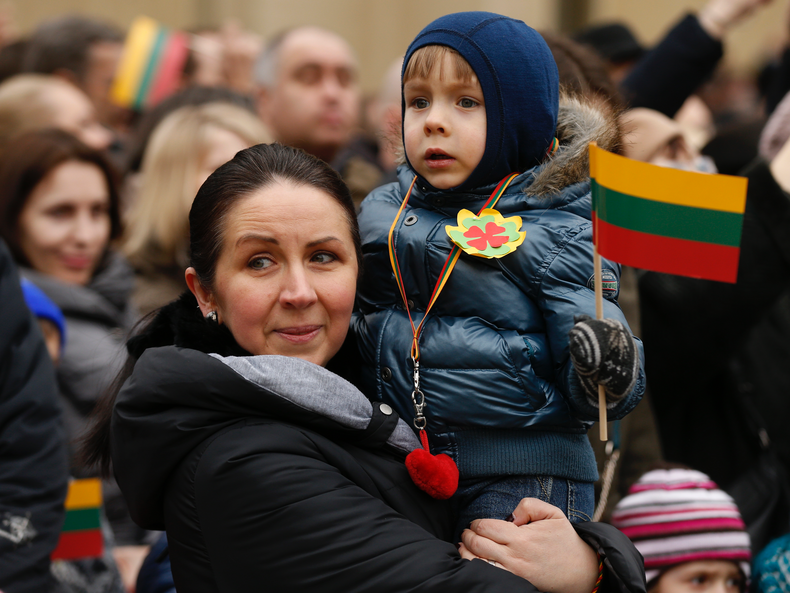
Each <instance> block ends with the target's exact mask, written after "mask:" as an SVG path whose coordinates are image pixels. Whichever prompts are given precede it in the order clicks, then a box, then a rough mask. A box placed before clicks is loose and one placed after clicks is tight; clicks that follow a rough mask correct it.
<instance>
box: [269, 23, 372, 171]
mask: <svg viewBox="0 0 790 593" xmlns="http://www.w3.org/2000/svg"><path fill="white" fill-rule="evenodd" d="M255 78H256V84H257V86H258V89H257V108H258V114H259V116H260V117H261V119H262V120H263V122H264V123H265V124H266V125H267V126H268V127H269V129H270V130H271V131H272V133H273V134H274V137H275V139H276V140H277V141H278V142H281V143H283V144H287V145H289V146H294V147H296V148H302V149H304V150H305V151H306V152H309V153H310V154H312V155H314V156H317V157H318V158H320V159H323V160H324V161H326V162H328V163H331V162H332V160H333V159H334V158H335V156H336V155H337V154H338V152H339V150H340V149H341V148H343V147H344V146H345V145H346V144H347V143H348V142H349V141H350V140H351V137H352V135H353V133H354V132H355V131H356V128H357V125H358V122H359V110H360V89H359V82H358V78H359V77H358V66H357V60H356V58H355V56H354V54H353V52H352V51H351V47H350V46H349V45H348V43H347V42H346V41H345V40H344V39H343V38H341V37H339V36H338V35H336V34H335V33H333V32H331V31H327V30H326V29H321V28H319V27H298V28H295V29H290V30H288V31H285V32H283V33H281V34H279V35H277V36H276V37H275V38H274V39H273V40H272V41H271V42H270V43H269V45H268V46H267V47H266V49H265V50H264V51H263V53H262V54H261V56H260V58H259V59H258V62H257V64H256V68H255Z"/></svg>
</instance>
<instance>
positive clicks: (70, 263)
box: [61, 255, 93, 270]
mask: <svg viewBox="0 0 790 593" xmlns="http://www.w3.org/2000/svg"><path fill="white" fill-rule="evenodd" d="M61 259H62V261H63V265H65V266H66V267H67V268H72V269H76V270H84V269H85V268H89V267H91V266H92V265H93V258H92V257H90V256H87V255H64V256H62V257H61Z"/></svg>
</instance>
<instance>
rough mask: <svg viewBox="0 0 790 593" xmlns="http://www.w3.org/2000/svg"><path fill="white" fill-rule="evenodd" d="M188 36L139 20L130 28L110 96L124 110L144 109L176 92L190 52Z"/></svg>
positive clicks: (148, 19)
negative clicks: (127, 108) (124, 108)
mask: <svg viewBox="0 0 790 593" xmlns="http://www.w3.org/2000/svg"><path fill="white" fill-rule="evenodd" d="M188 42H189V38H188V36H187V34H186V33H182V32H180V31H171V30H169V29H167V28H165V27H163V26H162V25H160V24H159V23H158V22H156V21H155V20H153V19H150V18H148V17H145V16H140V17H137V18H136V19H135V20H134V22H133V23H132V26H131V27H130V28H129V34H128V35H127V36H126V41H125V43H124V47H123V55H122V56H121V62H120V64H119V65H118V72H117V73H116V75H115V80H114V81H113V86H112V89H111V90H110V96H111V98H112V100H113V101H114V102H115V103H117V104H118V105H121V106H122V107H129V108H131V109H137V110H140V109H144V108H146V107H151V106H152V105H156V104H157V103H158V102H159V101H161V100H162V99H164V98H165V97H167V96H168V95H170V94H172V93H174V92H175V91H176V90H177V89H178V87H179V85H180V84H181V73H182V71H183V68H184V63H185V62H186V59H187V55H188V53H189V47H188Z"/></svg>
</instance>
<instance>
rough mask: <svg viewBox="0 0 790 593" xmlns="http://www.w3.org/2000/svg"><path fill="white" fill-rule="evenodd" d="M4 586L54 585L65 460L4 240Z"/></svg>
mask: <svg viewBox="0 0 790 593" xmlns="http://www.w3.org/2000/svg"><path fill="white" fill-rule="evenodd" d="M0 303H2V314H0V590H2V591H4V592H5V593H27V592H30V593H39V592H42V591H44V592H46V591H49V590H50V589H51V587H52V582H51V580H50V574H49V556H50V554H51V553H52V550H53V549H54V548H55V546H56V544H57V542H58V536H59V534H60V528H61V526H62V524H63V513H64V511H63V502H64V500H65V498H66V485H67V482H68V465H67V460H66V444H65V434H64V431H63V427H62V424H61V412H60V408H59V407H58V403H57V385H56V382H55V374H54V371H53V368H52V363H51V361H50V358H49V354H48V353H47V349H46V347H45V345H44V340H43V338H42V337H41V332H40V330H39V328H38V324H37V323H36V321H35V319H34V317H33V315H32V314H31V313H30V311H29V310H28V308H27V306H26V305H25V301H24V297H23V296H22V290H21V288H20V285H19V276H18V275H17V272H16V269H15V268H14V264H13V262H12V260H11V256H10V254H9V252H8V249H7V248H6V246H5V244H4V243H3V242H2V241H0Z"/></svg>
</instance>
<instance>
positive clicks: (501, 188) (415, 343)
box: [387, 173, 518, 361]
mask: <svg viewBox="0 0 790 593" xmlns="http://www.w3.org/2000/svg"><path fill="white" fill-rule="evenodd" d="M517 176H518V173H511V174H510V175H508V176H507V177H505V178H504V179H503V180H502V181H500V182H499V184H498V185H497V186H496V189H494V191H493V193H492V194H491V197H489V198H488V200H487V201H486V203H485V204H483V207H482V208H481V209H480V212H479V213H478V214H477V215H478V216H480V214H482V212H483V210H485V209H487V208H493V207H494V206H495V205H496V203H497V202H498V201H499V198H501V197H502V195H503V194H504V193H505V190H507V188H508V186H509V185H510V183H511V182H512V181H513V180H514V179H515V178H516V177H517ZM416 181H417V177H416V176H415V177H414V179H413V180H412V182H411V185H410V186H409V191H407V192H406V196H405V197H404V198H403V202H402V203H401V205H400V208H399V209H398V214H396V215H395V220H393V221H392V226H391V227H390V232H389V236H388V239H387V244H388V247H389V255H390V265H391V266H392V271H393V273H394V274H395V282H396V284H397V285H398V291H399V292H400V296H401V298H402V299H403V305H404V307H406V314H407V315H408V316H409V324H411V331H412V336H413V338H412V343H411V356H412V358H413V359H414V360H415V361H416V360H419V359H420V344H419V341H420V334H421V333H422V326H423V324H424V323H425V320H426V319H427V318H428V312H429V311H430V310H431V307H433V305H434V303H435V302H436V299H438V298H439V294H440V293H441V292H442V289H443V288H444V285H445V284H447V279H448V278H449V277H450V273H451V272H452V271H453V268H454V267H455V264H456V262H457V261H458V258H459V257H460V256H461V251H462V249H461V248H460V247H459V246H458V245H456V244H453V248H452V249H451V250H450V255H448V256H447V260H446V261H445V262H444V266H443V267H442V271H441V272H440V273H439V278H438V280H437V281H436V286H435V287H434V289H433V293H432V294H431V298H430V300H429V301H428V306H427V307H426V309H425V315H423V318H422V321H420V324H419V325H418V326H417V327H415V326H414V320H413V319H412V317H411V310H410V309H409V301H408V299H407V298H406V288H405V286H404V284H403V277H402V275H401V272H400V266H399V265H398V256H397V254H396V253H395V241H394V234H395V227H396V226H397V224H398V220H400V216H401V213H402V212H403V209H404V208H405V207H406V204H408V202H409V198H410V197H411V192H412V190H413V189H414V184H415V182H416Z"/></svg>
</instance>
